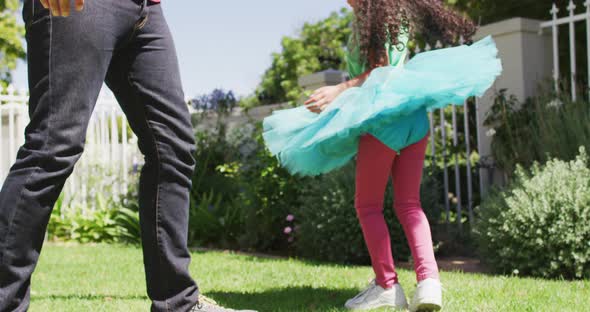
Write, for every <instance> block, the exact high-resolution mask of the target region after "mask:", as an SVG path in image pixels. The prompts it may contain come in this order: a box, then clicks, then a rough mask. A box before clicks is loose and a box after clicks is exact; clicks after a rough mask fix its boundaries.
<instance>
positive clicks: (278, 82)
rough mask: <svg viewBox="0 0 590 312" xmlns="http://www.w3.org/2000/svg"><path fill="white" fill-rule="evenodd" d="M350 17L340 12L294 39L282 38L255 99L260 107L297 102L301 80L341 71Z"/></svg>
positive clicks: (311, 26)
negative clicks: (317, 74)
mask: <svg viewBox="0 0 590 312" xmlns="http://www.w3.org/2000/svg"><path fill="white" fill-rule="evenodd" d="M351 21H352V14H351V13H350V11H348V10H345V9H343V10H341V11H340V12H336V13H333V14H331V15H330V16H329V17H328V18H326V19H324V20H321V21H319V22H316V23H306V24H305V25H304V26H303V28H302V29H301V32H300V34H299V35H298V36H296V37H284V38H283V41H282V43H281V46H282V51H281V52H280V53H274V54H273V55H272V65H271V67H270V68H269V69H268V70H267V71H266V72H265V73H264V76H263V78H262V82H261V84H260V86H259V87H258V89H257V90H256V95H257V97H258V99H259V100H260V102H261V103H262V104H274V103H280V102H285V101H290V102H296V101H297V100H299V99H300V97H301V94H302V92H303V90H302V89H301V87H299V84H298V79H299V77H301V76H304V75H308V74H312V73H314V72H318V71H322V70H327V69H344V64H343V59H344V47H345V46H346V41H347V39H348V36H349V34H350V28H349V25H350V23H351Z"/></svg>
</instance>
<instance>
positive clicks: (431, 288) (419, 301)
mask: <svg viewBox="0 0 590 312" xmlns="http://www.w3.org/2000/svg"><path fill="white" fill-rule="evenodd" d="M440 309H442V285H441V284H440V281H438V280H436V279H434V278H427V279H425V280H423V281H421V282H420V283H418V288H417V289H416V293H415V294H414V299H412V303H411V304H410V311H411V312H416V311H420V312H424V311H439V310H440Z"/></svg>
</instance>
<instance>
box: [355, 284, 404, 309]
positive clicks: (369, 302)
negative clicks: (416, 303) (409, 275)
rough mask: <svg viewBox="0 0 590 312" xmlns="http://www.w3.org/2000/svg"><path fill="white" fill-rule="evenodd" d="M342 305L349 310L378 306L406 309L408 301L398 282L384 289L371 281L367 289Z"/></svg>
mask: <svg viewBox="0 0 590 312" xmlns="http://www.w3.org/2000/svg"><path fill="white" fill-rule="evenodd" d="M344 306H345V307H346V308H347V309H349V310H371V309H376V308H380V307H393V308H396V309H406V308H407V307H408V302H407V301H406V295H405V294H404V290H403V289H402V286H401V285H400V284H395V285H393V287H392V288H390V289H384V288H383V287H381V286H379V285H377V284H376V283H375V281H372V282H371V283H370V284H369V286H368V287H367V289H365V290H363V291H362V292H361V293H360V294H358V295H356V297H354V298H352V299H350V300H348V301H347V302H346V304H345V305H344Z"/></svg>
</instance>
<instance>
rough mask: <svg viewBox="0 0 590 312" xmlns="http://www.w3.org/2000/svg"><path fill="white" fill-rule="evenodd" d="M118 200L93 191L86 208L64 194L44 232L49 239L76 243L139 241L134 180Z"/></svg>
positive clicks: (87, 199) (134, 242)
mask: <svg viewBox="0 0 590 312" xmlns="http://www.w3.org/2000/svg"><path fill="white" fill-rule="evenodd" d="M130 178H131V182H130V183H129V188H128V191H127V193H126V194H123V196H122V197H121V198H113V197H107V196H105V193H109V192H108V190H107V191H106V192H95V193H94V194H92V195H89V196H88V197H87V198H86V203H87V206H86V207H82V206H81V205H82V204H81V203H80V202H79V201H69V202H68V201H67V200H65V199H64V196H63V194H62V195H61V196H60V197H59V198H58V200H57V202H56V204H55V206H54V209H53V212H52V214H51V218H50V220H49V224H48V228H47V233H48V238H49V239H50V240H55V241H74V242H78V243H130V244H139V243H140V242H141V231H140V225H139V204H138V198H137V196H138V194H137V189H138V185H137V179H136V178H137V177H136V175H133V176H131V177H130Z"/></svg>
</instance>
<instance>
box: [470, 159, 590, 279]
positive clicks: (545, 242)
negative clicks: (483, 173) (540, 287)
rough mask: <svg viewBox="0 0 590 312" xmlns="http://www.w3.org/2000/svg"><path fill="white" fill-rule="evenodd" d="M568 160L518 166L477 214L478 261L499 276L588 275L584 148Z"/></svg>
mask: <svg viewBox="0 0 590 312" xmlns="http://www.w3.org/2000/svg"><path fill="white" fill-rule="evenodd" d="M580 151H581V152H580V154H579V156H577V158H576V159H574V160H572V161H569V162H567V161H562V160H557V159H554V160H550V161H548V162H547V163H546V165H539V164H535V165H533V166H532V168H531V170H530V173H529V172H527V171H525V170H524V169H523V168H522V167H518V169H517V170H516V173H515V177H514V179H513V181H512V183H511V185H509V186H508V187H507V188H506V189H505V190H501V191H500V190H498V191H495V192H493V193H492V194H491V195H490V196H489V197H488V198H487V200H486V201H485V202H484V203H483V204H482V206H481V208H480V211H479V216H480V217H479V221H478V226H477V228H476V229H477V231H476V233H477V241H478V245H479V250H480V252H481V254H482V258H483V260H484V261H485V262H486V263H488V264H489V265H490V266H491V267H492V268H494V269H495V270H497V271H499V272H503V273H517V274H523V275H532V276H540V277H551V278H568V279H569V278H588V277H590V169H588V155H587V153H586V151H585V149H584V148H581V149H580Z"/></svg>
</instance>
